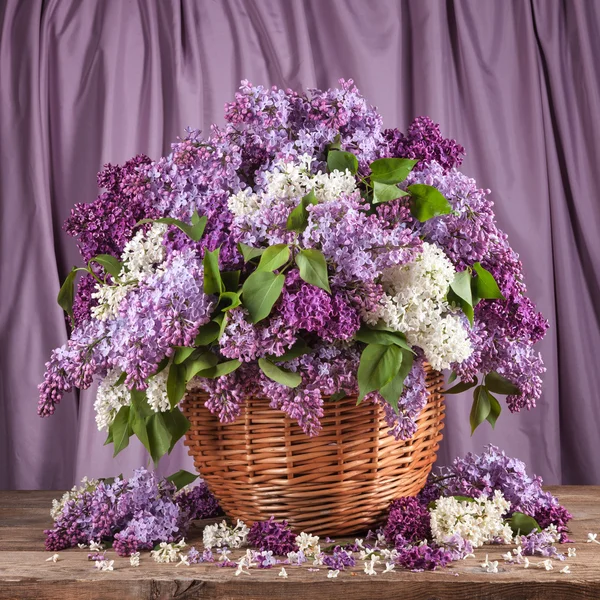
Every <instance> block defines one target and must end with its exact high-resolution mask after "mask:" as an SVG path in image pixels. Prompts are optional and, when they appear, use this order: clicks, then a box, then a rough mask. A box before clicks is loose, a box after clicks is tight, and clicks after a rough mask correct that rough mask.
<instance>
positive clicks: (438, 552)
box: [396, 544, 453, 571]
mask: <svg viewBox="0 0 600 600" xmlns="http://www.w3.org/2000/svg"><path fill="white" fill-rule="evenodd" d="M452 557H453V553H452V552H451V551H449V550H446V549H444V548H441V547H439V546H436V545H435V544H422V545H419V546H404V547H402V548H401V549H400V550H399V553H398V558H397V559H396V563H397V564H399V565H400V566H401V567H404V568H405V569H410V570H411V571H434V570H435V569H437V568H439V567H445V566H446V565H447V564H448V563H449V562H451V561H452Z"/></svg>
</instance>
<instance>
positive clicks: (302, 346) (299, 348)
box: [269, 340, 312, 362]
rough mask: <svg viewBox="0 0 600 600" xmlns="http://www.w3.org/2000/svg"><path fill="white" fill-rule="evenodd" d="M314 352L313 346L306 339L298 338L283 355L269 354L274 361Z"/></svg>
mask: <svg viewBox="0 0 600 600" xmlns="http://www.w3.org/2000/svg"><path fill="white" fill-rule="evenodd" d="M309 352H312V348H311V347H310V346H309V345H308V344H307V343H306V342H305V341H304V340H298V341H297V342H296V343H295V344H294V345H293V346H292V347H291V348H290V349H289V350H288V351H287V352H284V353H283V354H282V355H281V356H275V355H274V354H270V355H269V360H270V361H272V362H285V361H288V360H292V359H294V358H298V357H299V356H303V355H304V354H308V353H309Z"/></svg>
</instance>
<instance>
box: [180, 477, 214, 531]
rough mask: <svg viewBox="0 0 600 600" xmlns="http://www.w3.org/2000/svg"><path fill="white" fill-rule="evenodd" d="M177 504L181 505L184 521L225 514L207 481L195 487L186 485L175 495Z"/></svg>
mask: <svg viewBox="0 0 600 600" xmlns="http://www.w3.org/2000/svg"><path fill="white" fill-rule="evenodd" d="M175 504H177V506H178V507H179V511H180V514H181V518H182V520H184V521H193V520H195V519H209V518H211V517H218V516H219V515H221V514H223V513H222V510H221V507H220V506H219V502H218V500H217V499H216V498H215V497H214V496H213V495H212V493H211V491H210V490H209V489H208V485H206V482H205V481H201V482H200V483H198V484H197V485H195V486H194V487H185V488H183V490H181V491H180V492H179V493H178V494H176V495H175Z"/></svg>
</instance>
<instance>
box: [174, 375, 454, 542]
mask: <svg viewBox="0 0 600 600" xmlns="http://www.w3.org/2000/svg"><path fill="white" fill-rule="evenodd" d="M426 383H427V389H428V394H429V397H428V402H427V405H426V407H425V409H424V410H423V412H422V413H421V415H420V416H419V418H418V420H417V425H418V428H417V431H416V433H415V435H414V437H413V438H412V439H410V440H406V441H396V440H395V439H394V438H393V437H392V436H390V435H389V434H388V433H387V432H388V430H389V427H388V425H387V423H386V422H385V419H384V418H383V410H382V409H381V408H380V407H379V406H377V405H375V404H373V403H371V402H364V403H362V404H360V405H359V406H356V398H346V399H344V400H340V401H336V402H325V406H324V409H325V416H324V417H323V418H322V419H321V422H322V424H323V429H322V430H321V433H320V434H319V435H318V436H316V437H308V436H307V435H306V434H305V433H304V432H303V431H302V430H301V429H300V427H299V426H298V425H297V424H296V423H295V421H293V420H292V419H290V418H288V417H285V416H284V415H283V414H282V413H280V412H278V411H275V410H273V409H272V408H270V407H269V401H268V400H267V399H264V398H255V399H249V400H247V401H246V402H244V404H243V408H242V414H241V415H240V416H239V417H238V418H237V419H236V421H235V422H233V423H227V424H223V423H221V422H220V421H219V420H218V418H217V417H216V416H214V415H213V414H211V413H210V412H209V411H208V409H206V408H205V407H204V402H205V401H206V398H207V397H206V395H205V394H203V393H196V392H194V393H189V394H188V395H187V396H186V398H185V401H184V403H183V410H184V413H185V415H186V416H187V417H188V419H189V420H190V422H191V427H190V429H189V431H188V433H187V435H186V440H185V443H186V445H187V446H188V447H189V449H188V452H189V454H190V455H191V456H192V457H193V459H194V464H195V465H196V469H197V470H198V472H199V473H200V475H201V477H202V478H203V479H204V480H205V481H206V483H207V484H208V486H209V488H210V490H211V491H212V492H213V494H214V495H215V496H216V497H217V498H218V500H219V502H220V504H221V507H222V508H223V510H224V511H225V512H226V514H227V515H228V517H230V518H232V519H242V520H243V521H244V522H245V523H247V524H248V525H250V524H252V523H253V522H254V521H262V520H266V519H268V518H269V517H270V516H274V517H275V519H276V520H278V521H279V520H283V519H287V520H288V521H289V522H290V525H291V527H292V528H293V530H294V531H297V532H300V531H306V532H310V533H313V534H316V535H348V534H351V533H357V532H359V531H363V530H366V529H369V528H371V529H372V528H374V527H376V526H378V525H379V524H381V522H382V521H383V519H384V518H385V515H386V513H387V509H388V507H389V503H390V502H391V501H392V500H393V499H394V498H398V497H400V496H414V495H415V494H417V493H419V491H420V490H421V489H422V488H423V486H424V485H425V481H426V479H427V476H428V475H429V472H430V471H431V467H432V465H433V463H434V462H435V459H436V451H437V449H438V446H439V441H440V440H441V439H442V434H441V430H442V428H443V426H444V425H443V419H444V398H443V396H442V394H441V390H442V386H443V377H442V376H441V374H440V373H438V372H437V371H433V370H432V369H431V368H430V367H429V365H426Z"/></svg>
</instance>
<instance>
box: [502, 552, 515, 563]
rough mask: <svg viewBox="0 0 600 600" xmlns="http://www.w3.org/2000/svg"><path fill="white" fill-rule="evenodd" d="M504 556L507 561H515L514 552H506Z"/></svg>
mask: <svg viewBox="0 0 600 600" xmlns="http://www.w3.org/2000/svg"><path fill="white" fill-rule="evenodd" d="M502 558H503V559H504V560H505V561H508V562H513V561H514V558H513V555H512V552H506V553H504V554H503V555H502Z"/></svg>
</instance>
